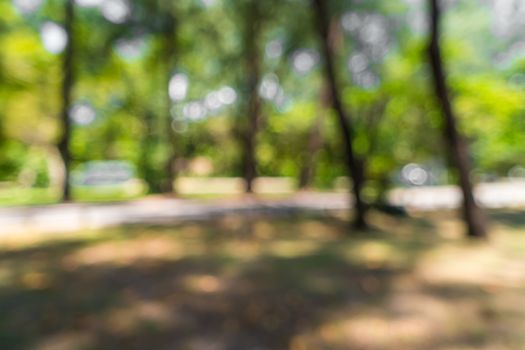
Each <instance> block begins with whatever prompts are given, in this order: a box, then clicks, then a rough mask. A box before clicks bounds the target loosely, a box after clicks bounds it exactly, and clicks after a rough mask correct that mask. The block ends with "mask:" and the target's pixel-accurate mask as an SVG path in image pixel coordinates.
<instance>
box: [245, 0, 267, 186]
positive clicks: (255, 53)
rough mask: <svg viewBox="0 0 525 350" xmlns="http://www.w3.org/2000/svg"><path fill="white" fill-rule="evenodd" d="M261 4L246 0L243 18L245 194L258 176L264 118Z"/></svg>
mask: <svg viewBox="0 0 525 350" xmlns="http://www.w3.org/2000/svg"><path fill="white" fill-rule="evenodd" d="M261 7H262V4H261V2H260V1H256V0H250V1H247V2H246V5H245V11H244V17H243V21H244V22H243V28H242V29H243V32H242V45H243V48H244V69H245V74H246V82H245V84H246V85H245V87H246V95H247V99H248V100H247V105H246V109H245V113H246V122H245V124H244V125H245V127H244V130H243V131H242V136H241V138H242V145H243V155H242V170H243V176H244V180H245V191H246V193H252V192H253V190H254V188H253V182H254V180H255V178H256V177H257V159H256V147H257V134H258V131H259V124H260V117H261V98H260V96H259V84H260V81H261V75H262V72H261V71H262V67H261V65H262V64H261V49H260V42H261V35H262V29H263V28H262V27H263V23H262V22H263V21H262V18H261V16H262V14H261Z"/></svg>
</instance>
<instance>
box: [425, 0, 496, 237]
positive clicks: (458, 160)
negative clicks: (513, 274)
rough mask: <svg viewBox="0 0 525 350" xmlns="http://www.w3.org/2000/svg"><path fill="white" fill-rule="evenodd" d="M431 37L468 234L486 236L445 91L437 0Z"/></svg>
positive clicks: (464, 148)
mask: <svg viewBox="0 0 525 350" xmlns="http://www.w3.org/2000/svg"><path fill="white" fill-rule="evenodd" d="M429 4H430V29H431V30H430V40H429V46H428V55H429V58H430V65H431V68H432V76H433V78H434V89H435V93H436V97H437V99H438V101H439V104H440V107H441V111H442V114H443V119H444V120H443V137H444V139H445V141H446V143H447V146H448V150H449V153H450V157H451V159H452V161H453V162H454V165H455V167H456V169H457V171H458V177H459V186H460V188H461V192H462V193H463V214H464V218H465V223H466V225H467V234H468V236H469V237H485V236H486V234H487V229H486V217H485V215H484V212H483V211H482V210H481V208H479V207H478V205H477V204H476V201H475V199H474V194H473V190H472V181H471V179H470V174H469V172H470V165H469V152H468V146H467V144H466V142H465V140H464V139H463V137H462V135H461V134H460V132H459V131H458V126H457V119H456V116H455V114H454V110H453V108H452V104H451V100H450V96H449V93H448V88H447V83H446V77H445V68H444V66H443V60H442V55H441V48H440V44H439V39H440V29H441V8H440V4H439V1H438V0H429Z"/></svg>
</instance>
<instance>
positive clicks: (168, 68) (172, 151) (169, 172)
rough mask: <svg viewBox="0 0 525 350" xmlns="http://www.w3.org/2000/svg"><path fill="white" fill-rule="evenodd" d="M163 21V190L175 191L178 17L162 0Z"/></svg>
mask: <svg viewBox="0 0 525 350" xmlns="http://www.w3.org/2000/svg"><path fill="white" fill-rule="evenodd" d="M163 5H164V6H163ZM159 9H160V15H161V17H160V18H162V19H163V21H162V24H163V25H162V29H161V30H162V36H163V42H164V45H163V46H164V48H163V51H164V52H163V61H164V62H163V66H164V67H165V70H164V80H163V81H164V98H165V111H164V113H165V119H164V120H165V123H166V125H165V128H166V137H167V142H168V155H167V159H166V163H165V172H166V174H165V175H166V179H165V183H164V185H163V187H164V188H163V190H164V191H163V192H165V193H174V192H175V191H176V189H175V186H174V180H175V176H176V169H175V161H176V159H177V137H176V135H175V133H174V131H173V127H172V121H173V118H172V115H171V110H172V108H171V107H172V104H171V97H170V94H169V83H170V79H171V76H172V75H173V71H174V64H175V63H174V61H175V53H176V40H177V37H176V18H175V15H174V13H173V6H172V4H171V3H168V2H165V1H161V2H160V5H159Z"/></svg>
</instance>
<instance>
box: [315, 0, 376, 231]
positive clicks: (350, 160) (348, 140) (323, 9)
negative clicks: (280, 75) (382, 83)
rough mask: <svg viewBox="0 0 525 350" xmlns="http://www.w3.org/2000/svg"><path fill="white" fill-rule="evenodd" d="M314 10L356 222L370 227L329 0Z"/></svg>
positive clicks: (322, 0)
mask: <svg viewBox="0 0 525 350" xmlns="http://www.w3.org/2000/svg"><path fill="white" fill-rule="evenodd" d="M312 1H313V10H314V12H315V14H316V19H317V29H318V33H319V37H320V40H321V46H322V47H321V49H322V50H321V52H322V56H323V59H324V69H325V75H326V80H327V83H328V91H329V94H330V99H331V102H332V108H333V109H334V111H335V113H336V116H337V121H338V123H339V129H340V131H341V136H342V140H343V143H344V148H345V163H346V167H347V169H348V174H349V177H350V178H351V179H352V183H353V184H352V188H353V195H354V208H355V218H354V225H355V226H356V227H357V228H360V229H362V228H365V227H366V219H365V216H366V205H365V203H364V201H363V198H362V189H363V184H364V172H363V167H362V162H361V160H360V159H358V157H357V155H356V154H355V151H354V148H353V145H352V142H353V140H354V133H355V131H354V128H353V125H352V121H351V118H350V116H349V115H348V114H347V111H346V110H345V108H344V107H343V104H342V101H341V96H340V92H339V87H338V84H337V73H336V71H335V58H334V50H333V46H332V41H331V35H330V27H331V26H330V18H329V14H328V9H327V6H326V4H327V2H326V0H312Z"/></svg>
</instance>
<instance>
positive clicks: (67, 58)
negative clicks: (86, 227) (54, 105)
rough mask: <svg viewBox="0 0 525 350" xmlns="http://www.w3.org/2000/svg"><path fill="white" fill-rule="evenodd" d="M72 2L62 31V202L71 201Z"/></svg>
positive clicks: (59, 145) (67, 9) (60, 146)
mask: <svg viewBox="0 0 525 350" xmlns="http://www.w3.org/2000/svg"><path fill="white" fill-rule="evenodd" d="M74 6H75V5H74V0H67V1H66V3H65V19H64V29H65V31H66V33H67V44H66V47H65V51H64V53H63V56H62V57H63V60H62V73H63V80H62V91H61V93H62V95H61V97H62V110H61V114H60V122H61V131H62V135H61V138H60V140H59V142H58V149H59V151H60V155H61V157H62V161H63V163H64V183H63V186H62V201H64V202H67V201H70V200H71V182H70V172H71V151H70V147H69V144H70V139H71V129H72V124H71V118H70V116H69V111H70V109H71V100H72V90H73V85H74V79H75V77H74V59H75V47H74V28H73V26H74V17H75V8H74Z"/></svg>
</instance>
